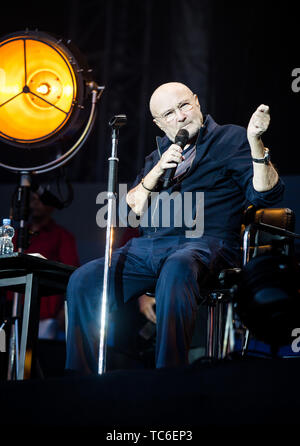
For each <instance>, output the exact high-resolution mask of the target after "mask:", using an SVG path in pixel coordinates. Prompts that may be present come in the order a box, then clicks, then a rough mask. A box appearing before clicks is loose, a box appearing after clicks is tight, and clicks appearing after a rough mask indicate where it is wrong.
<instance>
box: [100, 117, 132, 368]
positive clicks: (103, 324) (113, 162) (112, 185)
mask: <svg viewBox="0 0 300 446" xmlns="http://www.w3.org/2000/svg"><path fill="white" fill-rule="evenodd" d="M126 122H127V118H126V116H125V115H116V116H114V117H113V118H112V119H111V120H110V122H109V125H110V127H111V128H112V151H111V156H110V158H108V162H109V166H108V186H107V199H108V210H107V226H106V245H105V258H104V274H103V291H102V302H101V315H100V342H99V357H98V374H99V375H102V374H103V373H104V372H105V371H106V343H107V313H108V311H107V300H108V292H109V279H110V266H111V253H112V244H113V224H112V223H113V209H114V207H113V204H114V203H115V201H116V196H117V167H118V162H119V159H118V158H117V148H118V137H119V129H120V127H122V126H123V125H125V124H126Z"/></svg>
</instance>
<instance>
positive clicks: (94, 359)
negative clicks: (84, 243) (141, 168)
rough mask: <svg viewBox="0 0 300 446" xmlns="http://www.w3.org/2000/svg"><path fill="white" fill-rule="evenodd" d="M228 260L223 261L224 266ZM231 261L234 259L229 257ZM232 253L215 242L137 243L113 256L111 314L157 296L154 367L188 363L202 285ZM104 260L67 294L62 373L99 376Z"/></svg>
mask: <svg viewBox="0 0 300 446" xmlns="http://www.w3.org/2000/svg"><path fill="white" fill-rule="evenodd" d="M226 257H227V261H226ZM231 257H232V256H231ZM229 258H230V250H228V249H227V248H226V246H225V245H224V242H223V241H222V240H220V239H216V238H214V237H208V236H206V237H202V238H201V239H197V241H196V242H195V239H186V238H185V237H178V236H174V237H173V236H168V237H164V238H162V237H151V238H150V237H149V238H148V237H146V236H145V237H139V238H133V239H131V240H130V241H129V242H128V243H127V244H126V245H125V246H123V247H122V248H119V249H117V250H115V251H114V252H113V254H112V261H111V270H110V272H111V275H110V291H109V293H108V296H109V297H108V305H109V310H115V309H116V308H117V307H118V304H119V303H123V302H128V301H129V299H133V298H138V297H139V296H141V295H142V294H144V293H145V292H146V291H149V290H155V299H156V318H157V323H156V329H157V332H156V367H173V366H178V365H184V364H187V363H188V351H189V346H190V343H191V340H192V335H193V329H194V324H195V319H196V312H197V306H198V303H199V298H200V285H201V282H202V281H203V279H204V278H205V277H206V276H207V273H208V270H209V268H210V269H216V268H220V267H223V266H225V264H226V265H228V260H229ZM103 269H104V259H103V258H101V259H97V260H93V261H91V262H89V263H87V264H85V265H83V266H82V267H80V268H78V269H77V270H76V271H75V272H74V273H73V274H72V276H71V278H70V281H69V284H68V289H67V302H68V333H67V359H66V369H70V370H76V371H77V372H81V373H83V374H90V373H97V369H98V350H99V330H100V308H101V294H102V283H103Z"/></svg>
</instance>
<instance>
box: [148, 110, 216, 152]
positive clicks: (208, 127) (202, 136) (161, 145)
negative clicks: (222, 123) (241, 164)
mask: <svg viewBox="0 0 300 446" xmlns="http://www.w3.org/2000/svg"><path fill="white" fill-rule="evenodd" d="M217 125H218V124H217V123H216V122H215V121H214V119H213V118H212V117H211V116H210V115H205V116H204V122H203V126H202V127H201V129H200V131H199V133H198V136H197V140H196V148H197V147H198V146H199V145H200V144H201V143H203V142H204V141H205V140H206V139H207V138H208V137H209V135H210V134H211V132H213V130H214V129H215V128H216V127H217ZM171 144H172V141H171V140H170V139H169V138H168V137H167V136H166V135H165V136H157V137H156V145H157V150H158V154H159V157H160V158H161V156H162V154H163V153H164V152H165V151H166V150H167V149H168V147H170V145H171Z"/></svg>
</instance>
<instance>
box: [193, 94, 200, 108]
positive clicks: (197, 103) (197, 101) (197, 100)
mask: <svg viewBox="0 0 300 446" xmlns="http://www.w3.org/2000/svg"><path fill="white" fill-rule="evenodd" d="M194 99H195V102H196V105H198V106H199V107H200V104H199V99H198V96H197V95H196V94H195V93H194Z"/></svg>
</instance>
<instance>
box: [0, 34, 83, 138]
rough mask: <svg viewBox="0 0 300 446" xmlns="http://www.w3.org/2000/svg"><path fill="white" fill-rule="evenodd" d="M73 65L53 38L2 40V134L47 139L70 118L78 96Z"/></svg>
mask: <svg viewBox="0 0 300 446" xmlns="http://www.w3.org/2000/svg"><path fill="white" fill-rule="evenodd" d="M76 93H77V92H76V80H75V74H74V70H73V67H72V65H71V64H70V62H69V61H68V59H67V57H66V56H65V55H64V53H63V51H62V49H61V48H60V47H59V46H57V45H55V44H54V43H53V42H48V43H47V42H46V41H40V40H36V39H34V38H32V37H26V36H20V37H17V38H16V37H14V38H12V39H8V40H6V41H4V42H2V43H0V135H1V136H2V137H4V138H6V139H14V140H19V141H20V142H24V143H26V142H33V141H36V140H43V139H46V138H47V137H49V135H50V134H53V133H55V132H57V131H58V130H60V128H62V127H63V126H64V124H65V123H66V121H67V120H68V119H69V117H70V114H71V111H72V109H73V106H74V100H75V98H76Z"/></svg>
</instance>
